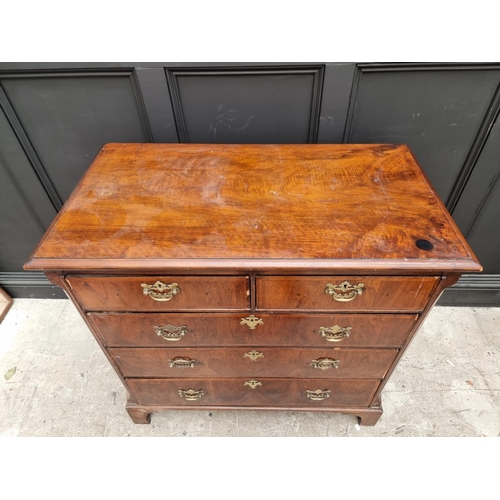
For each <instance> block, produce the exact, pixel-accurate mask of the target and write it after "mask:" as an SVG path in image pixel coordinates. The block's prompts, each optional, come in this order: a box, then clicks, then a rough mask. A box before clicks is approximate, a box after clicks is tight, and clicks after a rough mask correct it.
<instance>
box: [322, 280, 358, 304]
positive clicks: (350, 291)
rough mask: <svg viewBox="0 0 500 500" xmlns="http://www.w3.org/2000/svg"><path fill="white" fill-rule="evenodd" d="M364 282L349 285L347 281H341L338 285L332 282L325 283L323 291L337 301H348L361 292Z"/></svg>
mask: <svg viewBox="0 0 500 500" xmlns="http://www.w3.org/2000/svg"><path fill="white" fill-rule="evenodd" d="M364 287H365V284H364V283H358V284H357V285H351V284H350V283H349V282H348V281H343V282H342V283H340V285H334V284H333V283H327V284H326V288H325V293H327V294H328V295H331V296H332V297H333V298H334V299H335V300H338V301H339V302H349V301H350V300H354V299H355V298H356V297H357V296H358V295H361V294H362V293H363V288H364Z"/></svg>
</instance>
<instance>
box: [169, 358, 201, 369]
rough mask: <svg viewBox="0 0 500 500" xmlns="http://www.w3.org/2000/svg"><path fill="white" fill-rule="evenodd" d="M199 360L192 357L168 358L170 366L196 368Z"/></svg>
mask: <svg viewBox="0 0 500 500" xmlns="http://www.w3.org/2000/svg"><path fill="white" fill-rule="evenodd" d="M196 363H197V361H196V359H191V358H181V357H178V358H174V359H169V360H168V365H169V366H170V368H194V367H195V365H196Z"/></svg>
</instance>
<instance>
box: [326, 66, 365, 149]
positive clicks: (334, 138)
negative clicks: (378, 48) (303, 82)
mask: <svg viewBox="0 0 500 500" xmlns="http://www.w3.org/2000/svg"><path fill="white" fill-rule="evenodd" d="M355 70H356V65H355V64H327V65H326V67H325V78H324V81H323V95H322V99H321V116H320V121H319V131H318V142H319V143H322V144H331V143H341V142H343V140H344V131H345V127H346V121H347V115H348V112H349V101H350V96H351V90H352V83H353V78H354V72H355Z"/></svg>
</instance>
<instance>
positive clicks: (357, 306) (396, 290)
mask: <svg viewBox="0 0 500 500" xmlns="http://www.w3.org/2000/svg"><path fill="white" fill-rule="evenodd" d="M438 279H439V278H438V277H433V276H431V277H428V276H425V277H415V276H258V277H257V278H256V294H257V308H258V309H262V310H265V309H269V310H279V309H282V310H283V309H285V310H290V309H309V310H325V311H328V310H331V311H349V310H353V311H354V310H357V311H396V312H397V311H421V310H423V309H424V307H425V306H426V304H427V301H428V300H429V297H430V295H431V293H432V291H433V290H434V287H435V286H436V284H437V282H438Z"/></svg>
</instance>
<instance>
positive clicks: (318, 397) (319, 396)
mask: <svg viewBox="0 0 500 500" xmlns="http://www.w3.org/2000/svg"><path fill="white" fill-rule="evenodd" d="M330 392H332V391H330V390H329V389H328V390H325V391H322V390H321V389H316V390H315V391H309V390H306V395H307V397H308V398H309V399H312V400H313V401H323V399H326V398H329V397H330Z"/></svg>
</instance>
